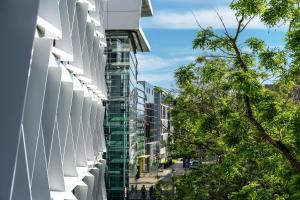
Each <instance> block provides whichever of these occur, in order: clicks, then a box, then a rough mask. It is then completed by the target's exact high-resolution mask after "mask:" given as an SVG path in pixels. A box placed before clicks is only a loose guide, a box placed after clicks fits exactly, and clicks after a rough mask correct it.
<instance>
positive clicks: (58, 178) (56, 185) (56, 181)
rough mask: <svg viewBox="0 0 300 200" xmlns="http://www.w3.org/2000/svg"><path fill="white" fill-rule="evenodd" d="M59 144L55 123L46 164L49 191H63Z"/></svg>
mask: <svg viewBox="0 0 300 200" xmlns="http://www.w3.org/2000/svg"><path fill="white" fill-rule="evenodd" d="M60 152H61V151H60V142H59V133H58V128H57V123H55V128H54V134H53V139H52V144H51V151H50V158H49V164H48V175H49V186H50V190H51V191H59V192H64V191H65V183H64V173H63V166H62V156H61V153H60Z"/></svg>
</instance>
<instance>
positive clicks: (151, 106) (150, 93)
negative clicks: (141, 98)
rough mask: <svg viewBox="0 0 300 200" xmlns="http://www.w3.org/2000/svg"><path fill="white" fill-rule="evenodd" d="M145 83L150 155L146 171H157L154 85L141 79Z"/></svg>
mask: <svg viewBox="0 0 300 200" xmlns="http://www.w3.org/2000/svg"><path fill="white" fill-rule="evenodd" d="M139 83H140V84H142V85H143V89H144V93H145V106H144V108H145V119H144V120H145V150H146V154H147V155H149V156H150V157H149V159H147V168H146V171H147V172H149V173H155V172H156V170H157V164H158V163H157V161H158V158H159V134H157V131H156V116H155V113H156V110H155V108H156V106H155V98H154V96H155V95H154V94H155V90H154V86H153V85H151V84H150V83H148V82H146V81H139Z"/></svg>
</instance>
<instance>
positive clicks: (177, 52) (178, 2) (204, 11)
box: [138, 0, 284, 88]
mask: <svg viewBox="0 0 300 200" xmlns="http://www.w3.org/2000/svg"><path fill="white" fill-rule="evenodd" d="M230 2H231V0H152V5H153V9H154V16H153V17H150V18H143V19H142V27H143V30H144V32H145V34H146V36H147V38H148V40H149V43H150V45H151V52H149V53H142V54H138V59H139V77H140V78H139V80H146V81H148V82H150V83H152V84H154V85H159V86H162V87H165V88H175V87H176V85H175V81H174V78H173V74H174V71H175V70H176V69H177V68H178V67H180V66H182V65H186V64H188V63H190V62H193V60H194V59H195V57H196V56H197V55H199V54H200V52H199V51H197V50H193V49H192V41H193V39H194V38H195V35H196V33H197V31H198V28H197V24H196V22H195V20H194V18H193V15H192V12H193V13H195V15H196V17H197V19H198V21H199V22H200V24H201V25H202V26H203V27H207V26H212V27H213V28H215V29H216V30H218V31H220V32H221V27H222V25H221V24H220V22H219V20H218V18H217V15H216V11H217V12H218V13H219V14H220V15H221V16H222V17H223V20H224V22H225V23H226V25H227V27H228V28H230V29H233V28H235V26H236V22H235V18H234V13H233V12H232V11H231V10H230V9H229V7H228V5H229V3H230ZM250 36H255V37H258V38H262V39H265V40H266V42H267V43H268V44H269V45H270V46H282V45H283V42H284V32H283V28H279V29H278V30H275V29H273V30H271V31H270V30H268V29H267V28H266V27H265V26H264V25H263V24H262V23H261V22H260V20H259V19H255V20H254V21H253V22H252V23H251V24H250V25H249V29H248V30H247V31H246V32H244V34H243V35H242V38H241V39H245V38H247V37H250Z"/></svg>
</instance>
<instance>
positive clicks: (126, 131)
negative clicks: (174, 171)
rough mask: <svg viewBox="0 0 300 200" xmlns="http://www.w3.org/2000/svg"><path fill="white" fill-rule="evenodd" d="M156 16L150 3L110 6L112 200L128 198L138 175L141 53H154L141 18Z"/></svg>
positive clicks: (113, 2)
mask: <svg viewBox="0 0 300 200" xmlns="http://www.w3.org/2000/svg"><path fill="white" fill-rule="evenodd" d="M144 16H152V7H151V2H150V0H110V1H107V2H106V6H105V15H104V23H105V29H106V37H107V49H106V53H107V58H108V62H107V66H106V82H107V89H108V101H107V104H106V109H107V111H106V117H105V119H106V123H105V135H106V144H107V156H106V158H107V173H106V183H107V195H108V198H109V199H111V200H113V199H118V200H119V199H122V198H125V197H126V193H125V191H126V189H128V188H129V186H130V185H131V184H134V183H135V179H136V175H137V173H138V131H140V130H139V128H138V117H140V116H138V112H139V111H138V102H137V101H138V98H137V96H138V91H137V76H138V73H137V70H138V69H137V68H138V61H137V58H136V53H137V52H147V51H149V50H150V46H149V44H148V41H147V39H146V37H145V35H144V33H143V31H142V29H141V27H140V18H141V17H144Z"/></svg>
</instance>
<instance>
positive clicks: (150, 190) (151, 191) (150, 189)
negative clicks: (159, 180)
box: [149, 185, 153, 200]
mask: <svg viewBox="0 0 300 200" xmlns="http://www.w3.org/2000/svg"><path fill="white" fill-rule="evenodd" d="M149 195H150V199H151V200H152V199H153V198H152V197H153V185H151V187H150V188H149Z"/></svg>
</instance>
